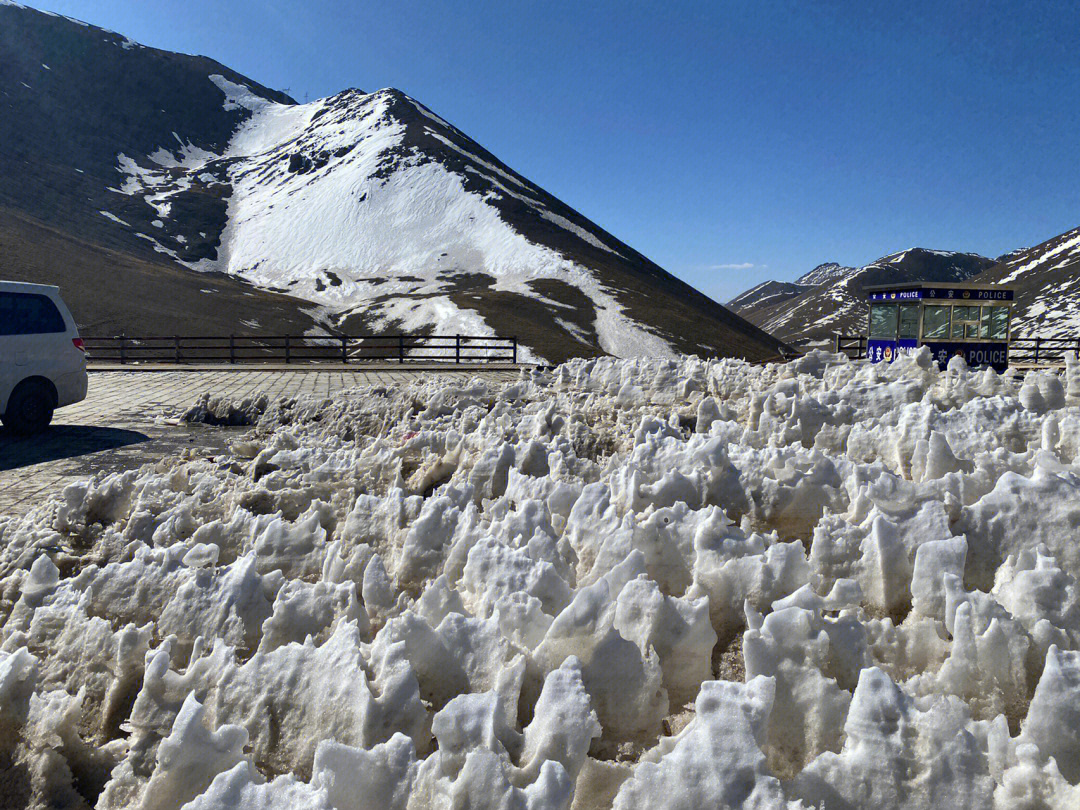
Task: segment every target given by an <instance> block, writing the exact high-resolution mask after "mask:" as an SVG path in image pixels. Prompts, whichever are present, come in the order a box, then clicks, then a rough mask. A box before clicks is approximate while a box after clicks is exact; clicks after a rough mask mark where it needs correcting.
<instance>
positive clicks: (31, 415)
mask: <svg viewBox="0 0 1080 810" xmlns="http://www.w3.org/2000/svg"><path fill="white" fill-rule="evenodd" d="M83 399H86V350H85V348H84V347H83V342H82V338H80V337H79V330H78V329H77V328H76V326H75V321H74V319H72V317H71V313H70V312H69V311H68V308H67V307H66V306H65V305H64V302H63V301H62V300H61V299H60V288H59V287H50V286H47V285H45V284H22V283H20V282H16V281H0V421H3V423H4V425H5V426H6V427H7V428H8V429H9V430H12V431H15V432H16V433H36V432H37V431H39V430H44V429H45V428H46V427H48V425H49V422H51V421H52V415H53V411H54V410H55V409H57V408H62V407H63V406H65V405H71V404H72V403H74V402H79V401H81V400H83Z"/></svg>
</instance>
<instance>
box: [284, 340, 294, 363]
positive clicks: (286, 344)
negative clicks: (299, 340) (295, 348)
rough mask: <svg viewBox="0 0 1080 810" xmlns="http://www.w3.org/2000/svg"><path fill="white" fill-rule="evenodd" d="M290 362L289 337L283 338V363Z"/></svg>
mask: <svg viewBox="0 0 1080 810" xmlns="http://www.w3.org/2000/svg"><path fill="white" fill-rule="evenodd" d="M291 360H292V351H291V349H290V347H289V336H288V335H286V336H285V362H286V363H288V362H290V361H291Z"/></svg>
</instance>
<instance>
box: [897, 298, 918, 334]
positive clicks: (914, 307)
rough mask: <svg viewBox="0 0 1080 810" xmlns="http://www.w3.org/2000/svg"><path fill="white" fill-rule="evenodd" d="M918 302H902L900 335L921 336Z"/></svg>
mask: <svg viewBox="0 0 1080 810" xmlns="http://www.w3.org/2000/svg"><path fill="white" fill-rule="evenodd" d="M920 309H922V307H921V306H919V305H918V304H902V305H901V306H900V333H899V334H900V337H902V338H917V337H918V336H919V310H920Z"/></svg>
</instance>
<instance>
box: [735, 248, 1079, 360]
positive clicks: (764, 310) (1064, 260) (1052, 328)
mask: <svg viewBox="0 0 1080 810" xmlns="http://www.w3.org/2000/svg"><path fill="white" fill-rule="evenodd" d="M911 281H967V282H973V283H974V282H977V283H993V284H1008V285H1010V286H1012V287H1014V288H1015V289H1016V306H1015V309H1014V316H1013V334H1021V335H1030V336H1034V335H1039V336H1042V337H1062V336H1069V337H1080V228H1077V229H1074V230H1071V231H1068V232H1067V233H1064V234H1061V235H1060V236H1055V237H1054V238H1053V239H1050V240H1047V241H1046V242H1043V243H1042V244H1040V245H1036V246H1035V247H1032V248H1021V249H1019V250H1014V251H1012V252H1010V253H1007V254H1005V255H1004V256H999V257H998V258H996V259H989V258H987V257H985V256H979V255H978V254H975V253H950V252H946V251H940V250H926V249H923V248H911V249H909V250H904V251H901V252H899V253H893V254H891V255H889V256H884V257H883V258H880V259H878V260H877V261H875V262H871V263H870V264H868V265H866V266H865V267H841V266H840V265H838V264H835V263H830V264H822V265H819V266H817V267H815V268H814V269H813V270H811V271H810V272H809V273H807V274H805V275H804V276H801V277H800V278H798V279H796V280H795V281H793V282H788V281H765V282H763V283H761V284H758V285H757V286H756V287H752V288H751V289H749V290H747V291H746V292H744V293H742V294H741V295H739V296H737V297H736V298H734V299H732V300H731V301H730V302H729V303H728V306H729V307H731V309H733V310H734V311H735V312H737V313H738V314H739V315H742V316H743V317H744V318H746V319H747V320H749V321H751V322H752V323H755V324H757V325H758V326H760V327H761V328H762V329H765V330H766V331H768V332H770V333H772V334H774V335H776V336H777V337H779V338H781V339H782V340H786V341H789V342H791V343H793V344H795V345H798V346H803V347H806V346H811V345H820V344H824V343H825V342H827V341H829V340H831V338H832V336H833V334H835V333H836V332H840V333H842V334H860V333H862V332H864V331H865V329H866V312H867V308H866V295H865V292H864V290H865V288H866V287H867V286H872V285H875V284H901V283H905V282H911Z"/></svg>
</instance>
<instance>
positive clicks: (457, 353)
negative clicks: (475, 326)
mask: <svg viewBox="0 0 1080 810" xmlns="http://www.w3.org/2000/svg"><path fill="white" fill-rule="evenodd" d="M454 362H455V363H457V364H458V365H459V366H460V365H461V335H458V336H457V337H456V338H455V339H454Z"/></svg>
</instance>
